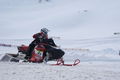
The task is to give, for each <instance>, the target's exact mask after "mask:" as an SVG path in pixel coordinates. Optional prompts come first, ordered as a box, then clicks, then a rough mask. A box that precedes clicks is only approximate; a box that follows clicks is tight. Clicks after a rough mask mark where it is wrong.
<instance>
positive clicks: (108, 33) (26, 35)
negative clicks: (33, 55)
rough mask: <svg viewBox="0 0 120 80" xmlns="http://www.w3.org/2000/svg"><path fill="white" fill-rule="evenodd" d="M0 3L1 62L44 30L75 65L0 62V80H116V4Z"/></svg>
mask: <svg viewBox="0 0 120 80" xmlns="http://www.w3.org/2000/svg"><path fill="white" fill-rule="evenodd" d="M38 1H39V0H0V44H10V45H13V46H14V47H4V46H0V59H1V58H2V56H4V55H5V53H14V54H16V53H17V47H16V46H19V45H22V44H25V45H29V43H30V42H31V41H32V40H33V39H32V37H31V36H32V35H33V34H34V33H37V32H39V31H40V29H41V28H43V27H46V28H48V29H50V32H49V37H52V36H53V37H59V38H55V39H54V40H55V43H56V44H57V45H58V46H60V48H61V49H63V50H64V51H65V53H66V54H65V55H64V60H65V62H66V63H72V62H73V61H74V60H75V59H80V61H81V62H80V64H79V65H77V66H72V67H70V66H51V65H46V64H36V63H14V62H0V80H8V79H9V80H119V78H120V69H119V67H120V56H119V55H120V45H119V44H120V34H116V35H115V34H114V33H120V27H119V26H120V22H119V21H120V10H119V7H120V5H119V3H120V1H119V0H115V1H113V0H50V1H49V2H46V1H45V0H43V1H42V2H41V3H38Z"/></svg>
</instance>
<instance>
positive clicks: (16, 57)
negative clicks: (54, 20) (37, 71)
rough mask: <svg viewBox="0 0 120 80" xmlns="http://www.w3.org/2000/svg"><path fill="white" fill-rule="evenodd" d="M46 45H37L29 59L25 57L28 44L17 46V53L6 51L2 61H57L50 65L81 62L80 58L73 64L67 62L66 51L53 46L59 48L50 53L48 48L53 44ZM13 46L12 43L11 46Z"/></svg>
mask: <svg viewBox="0 0 120 80" xmlns="http://www.w3.org/2000/svg"><path fill="white" fill-rule="evenodd" d="M44 45H46V44H39V45H37V46H36V47H35V48H34V50H33V52H32V57H31V58H30V59H28V60H27V59H25V56H26V52H27V50H28V46H26V45H21V46H17V49H18V53H17V54H12V53H6V54H5V55H4V56H3V57H2V58H1V60H0V61H2V62H32V63H42V62H44V63H47V62H48V61H56V62H57V63H55V64H50V65H64V66H75V65H77V64H79V63H80V60H79V59H76V60H75V61H74V63H72V64H65V63H64V60H63V55H64V51H62V50H61V49H57V48H53V50H54V49H57V50H55V52H54V53H48V52H49V51H48V50H47V48H48V47H51V46H50V45H47V46H48V47H47V48H46V47H44ZM6 46H7V44H6ZM8 46H9V45H8ZM11 46H12V45H10V47H11ZM57 51H58V52H57ZM60 53H62V55H61V54H60Z"/></svg>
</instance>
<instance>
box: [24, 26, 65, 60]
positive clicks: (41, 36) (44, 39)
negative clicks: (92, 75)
mask: <svg viewBox="0 0 120 80" xmlns="http://www.w3.org/2000/svg"><path fill="white" fill-rule="evenodd" d="M48 32H49V30H48V29H47V28H42V29H41V31H40V32H39V33H36V34H34V35H33V38H34V40H33V41H32V42H31V43H30V45H29V47H28V50H27V52H26V57H25V58H26V59H30V58H31V57H32V51H33V50H34V48H35V46H37V45H38V44H39V43H45V44H48V45H44V47H45V48H46V52H48V54H51V55H52V58H51V57H50V58H49V59H53V58H54V59H57V58H61V57H62V56H63V55H64V52H63V51H62V50H60V49H55V48H53V47H57V45H56V44H55V43H54V41H53V39H52V38H48ZM51 46H53V47H51ZM46 52H45V53H46ZM45 56H46V55H44V57H45Z"/></svg>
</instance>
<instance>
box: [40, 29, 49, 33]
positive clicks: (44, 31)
mask: <svg viewBox="0 0 120 80" xmlns="http://www.w3.org/2000/svg"><path fill="white" fill-rule="evenodd" d="M41 32H42V33H44V34H47V33H48V32H49V30H48V29H47V28H42V29H41Z"/></svg>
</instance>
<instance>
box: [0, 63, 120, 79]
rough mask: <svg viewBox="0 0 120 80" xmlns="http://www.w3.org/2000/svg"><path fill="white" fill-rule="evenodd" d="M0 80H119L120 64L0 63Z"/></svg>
mask: <svg viewBox="0 0 120 80" xmlns="http://www.w3.org/2000/svg"><path fill="white" fill-rule="evenodd" d="M0 66H1V67H0V71H1V72H0V75H2V77H0V80H8V79H9V80H119V78H120V69H119V68H120V62H82V63H80V65H78V66H73V67H66V66H50V65H44V64H34V63H2V62H0Z"/></svg>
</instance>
